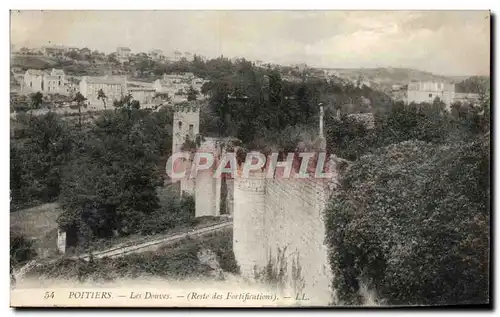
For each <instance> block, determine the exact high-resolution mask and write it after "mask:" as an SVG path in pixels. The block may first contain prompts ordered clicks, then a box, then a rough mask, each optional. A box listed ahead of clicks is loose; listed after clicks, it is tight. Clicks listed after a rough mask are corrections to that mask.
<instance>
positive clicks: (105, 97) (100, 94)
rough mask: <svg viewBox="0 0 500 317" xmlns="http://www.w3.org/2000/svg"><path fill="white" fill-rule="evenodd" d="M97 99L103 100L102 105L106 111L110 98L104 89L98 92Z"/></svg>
mask: <svg viewBox="0 0 500 317" xmlns="http://www.w3.org/2000/svg"><path fill="white" fill-rule="evenodd" d="M97 99H98V100H99V99H101V100H102V103H103V104H104V110H106V100H107V99H108V97H107V96H106V94H105V93H104V90H102V89H99V91H98V92H97Z"/></svg>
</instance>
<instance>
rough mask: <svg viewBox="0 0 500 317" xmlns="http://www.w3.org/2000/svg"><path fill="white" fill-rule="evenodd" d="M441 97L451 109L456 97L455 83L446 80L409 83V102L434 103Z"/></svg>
mask: <svg viewBox="0 0 500 317" xmlns="http://www.w3.org/2000/svg"><path fill="white" fill-rule="evenodd" d="M436 98H439V100H441V101H442V102H444V104H445V105H446V108H447V109H448V110H449V109H450V106H451V104H452V103H453V100H454V98H455V85H454V84H448V83H444V82H412V83H409V84H408V92H407V103H408V104H410V103H432V102H433V101H434V100H435V99H436Z"/></svg>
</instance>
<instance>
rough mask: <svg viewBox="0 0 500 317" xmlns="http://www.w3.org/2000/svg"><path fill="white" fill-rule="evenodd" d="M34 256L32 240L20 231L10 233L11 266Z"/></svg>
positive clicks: (22, 262)
mask: <svg viewBox="0 0 500 317" xmlns="http://www.w3.org/2000/svg"><path fill="white" fill-rule="evenodd" d="M35 256H36V251H35V250H34V248H33V242H32V241H30V240H28V239H27V238H26V237H25V236H24V235H22V234H20V233H15V232H11V234H10V262H11V266H17V265H22V264H24V263H26V262H28V261H30V260H32V259H33V258H34V257H35Z"/></svg>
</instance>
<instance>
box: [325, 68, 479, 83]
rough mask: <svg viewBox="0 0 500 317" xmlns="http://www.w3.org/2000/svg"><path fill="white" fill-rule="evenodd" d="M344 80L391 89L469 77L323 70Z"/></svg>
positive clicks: (391, 70) (405, 70)
mask: <svg viewBox="0 0 500 317" xmlns="http://www.w3.org/2000/svg"><path fill="white" fill-rule="evenodd" d="M322 70H326V71H328V72H329V73H331V74H333V75H336V76H338V77H340V78H343V79H350V80H357V79H358V78H360V79H361V80H364V81H369V82H370V83H372V84H374V85H375V86H379V87H390V86H392V85H393V84H407V83H409V82H411V81H444V82H448V83H458V82H460V81H462V80H464V79H466V78H468V77H469V76H443V75H436V74H433V73H430V72H426V71H421V70H417V69H411V68H392V67H380V68H323V69H322Z"/></svg>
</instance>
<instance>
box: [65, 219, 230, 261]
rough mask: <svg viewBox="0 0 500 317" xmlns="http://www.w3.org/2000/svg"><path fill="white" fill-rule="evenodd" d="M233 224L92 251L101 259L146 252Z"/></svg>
mask: <svg viewBox="0 0 500 317" xmlns="http://www.w3.org/2000/svg"><path fill="white" fill-rule="evenodd" d="M232 225H233V222H232V220H229V221H226V222H223V223H219V224H215V225H210V226H207V227H204V228H200V229H196V230H192V231H189V232H182V233H177V234H174V235H172V236H167V237H163V238H159V239H155V240H151V241H148V242H143V243H139V244H136V245H131V246H126V247H118V248H111V249H108V250H104V251H98V252H94V253H92V257H93V258H94V259H99V258H104V257H109V258H114V257H119V256H123V255H127V254H131V253H140V252H145V251H149V250H151V249H154V248H155V247H159V246H165V245H169V244H172V243H175V242H178V241H180V240H183V239H185V238H188V237H193V236H203V235H205V234H208V233H212V232H216V231H218V230H222V229H226V228H228V227H231V226H232ZM70 259H74V260H76V259H82V260H86V261H88V260H89V259H90V254H88V253H85V254H80V255H77V256H73V257H71V258H70Z"/></svg>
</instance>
